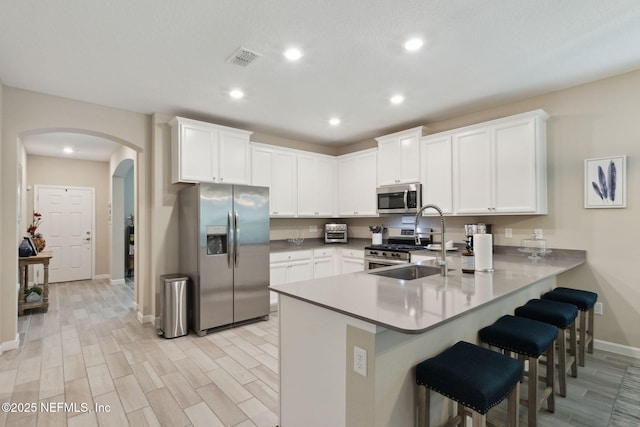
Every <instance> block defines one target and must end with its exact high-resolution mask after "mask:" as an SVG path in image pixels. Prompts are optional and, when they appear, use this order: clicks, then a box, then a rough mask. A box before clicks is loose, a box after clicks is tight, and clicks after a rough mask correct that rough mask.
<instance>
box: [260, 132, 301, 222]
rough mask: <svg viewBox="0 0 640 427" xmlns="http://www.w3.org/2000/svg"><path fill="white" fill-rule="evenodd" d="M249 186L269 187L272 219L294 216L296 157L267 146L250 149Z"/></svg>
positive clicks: (290, 153)
mask: <svg viewBox="0 0 640 427" xmlns="http://www.w3.org/2000/svg"><path fill="white" fill-rule="evenodd" d="M251 159H252V161H251V184H253V185H259V186H263V187H269V204H270V213H271V216H272V217H278V216H280V217H294V216H295V215H296V155H295V154H294V153H292V152H289V151H285V150H278V149H273V148H268V147H267V146H255V145H254V146H252V147H251Z"/></svg>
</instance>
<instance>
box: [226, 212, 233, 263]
mask: <svg viewBox="0 0 640 427" xmlns="http://www.w3.org/2000/svg"><path fill="white" fill-rule="evenodd" d="M231 222H232V220H231V212H229V213H228V215H227V242H228V243H227V244H228V246H229V248H232V247H233V244H234V243H233V242H235V239H234V238H233V236H232V234H233V233H232V232H231V225H232V224H231ZM227 265H228V266H229V268H231V251H230V250H227Z"/></svg>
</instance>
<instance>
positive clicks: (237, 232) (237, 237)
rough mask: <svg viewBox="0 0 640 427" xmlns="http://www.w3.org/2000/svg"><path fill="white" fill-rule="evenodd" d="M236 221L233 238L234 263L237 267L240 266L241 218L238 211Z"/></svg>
mask: <svg viewBox="0 0 640 427" xmlns="http://www.w3.org/2000/svg"><path fill="white" fill-rule="evenodd" d="M235 219H236V221H235V227H234V236H233V245H234V248H233V263H234V265H235V266H236V267H237V266H238V252H239V250H240V248H239V246H240V244H239V242H238V241H239V240H240V217H239V215H238V211H236V218H235Z"/></svg>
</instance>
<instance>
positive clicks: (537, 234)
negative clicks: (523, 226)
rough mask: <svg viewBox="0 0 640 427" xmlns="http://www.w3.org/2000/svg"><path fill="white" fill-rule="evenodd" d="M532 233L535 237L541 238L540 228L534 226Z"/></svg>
mask: <svg viewBox="0 0 640 427" xmlns="http://www.w3.org/2000/svg"><path fill="white" fill-rule="evenodd" d="M533 234H534V235H535V236H536V239H542V228H534V229H533Z"/></svg>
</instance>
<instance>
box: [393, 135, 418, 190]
mask: <svg viewBox="0 0 640 427" xmlns="http://www.w3.org/2000/svg"><path fill="white" fill-rule="evenodd" d="M398 151H399V153H400V171H399V173H400V175H399V182H400V183H413V182H418V181H420V138H419V136H418V135H408V136H404V137H400V138H399V140H398Z"/></svg>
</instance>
